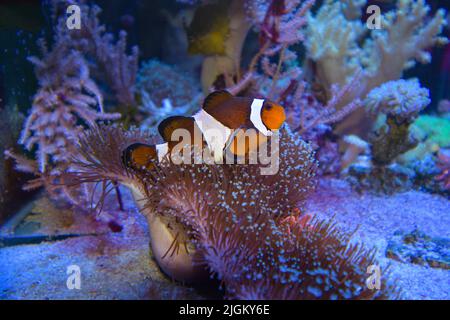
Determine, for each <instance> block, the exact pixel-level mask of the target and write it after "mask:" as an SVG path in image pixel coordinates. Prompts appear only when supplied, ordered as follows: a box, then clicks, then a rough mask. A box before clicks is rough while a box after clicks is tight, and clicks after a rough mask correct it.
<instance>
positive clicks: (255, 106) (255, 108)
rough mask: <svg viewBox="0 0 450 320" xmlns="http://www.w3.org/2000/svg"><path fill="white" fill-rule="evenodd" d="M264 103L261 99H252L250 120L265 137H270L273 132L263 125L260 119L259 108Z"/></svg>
mask: <svg viewBox="0 0 450 320" xmlns="http://www.w3.org/2000/svg"><path fill="white" fill-rule="evenodd" d="M263 105H264V100H263V99H253V102H252V106H251V113H250V121H251V122H252V123H253V125H254V126H255V128H256V129H258V130H259V131H260V132H261V133H262V134H263V135H265V136H266V137H270V136H272V135H273V132H272V131H270V130H267V127H266V126H265V125H264V123H263V121H262V119H261V109H262V107H263Z"/></svg>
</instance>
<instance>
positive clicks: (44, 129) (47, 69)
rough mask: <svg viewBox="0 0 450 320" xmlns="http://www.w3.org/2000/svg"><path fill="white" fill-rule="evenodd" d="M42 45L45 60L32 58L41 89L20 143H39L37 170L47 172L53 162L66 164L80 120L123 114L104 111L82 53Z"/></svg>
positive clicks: (27, 145) (29, 145) (91, 121)
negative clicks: (50, 48)
mask: <svg viewBox="0 0 450 320" xmlns="http://www.w3.org/2000/svg"><path fill="white" fill-rule="evenodd" d="M42 49H43V57H44V60H39V59H37V58H35V57H32V58H30V60H31V61H32V62H33V63H34V64H35V65H36V75H37V76H38V78H39V79H38V80H39V85H40V89H39V91H38V93H37V94H36V96H35V97H34V101H33V106H32V108H31V112H30V114H29V115H28V118H27V120H26V123H25V126H24V129H23V131H22V134H21V137H20V140H19V143H20V144H22V145H24V146H25V148H26V149H27V150H29V151H31V150H32V149H33V148H34V147H35V146H37V152H36V154H37V155H36V158H37V162H38V170H39V172H40V173H45V172H51V170H52V169H51V168H48V164H49V163H50V162H51V163H53V164H55V165H58V164H67V161H68V160H69V157H70V154H72V153H73V152H71V151H73V149H72V148H73V146H74V144H75V143H76V141H77V140H78V135H79V133H80V132H81V131H82V127H81V126H79V123H78V121H79V120H82V121H84V123H86V124H88V125H89V126H93V125H94V124H95V123H96V121H99V120H114V119H118V118H120V114H108V113H105V112H104V110H103V97H102V94H101V92H100V90H99V88H98V87H97V85H96V84H95V83H94V82H93V81H92V80H91V79H90V74H89V68H88V66H87V64H86V61H85V60H84V59H83V58H82V57H81V56H80V54H79V53H77V52H75V51H73V52H72V53H71V54H69V55H67V51H66V50H65V48H64V47H63V46H59V45H57V46H55V48H54V49H53V50H52V51H51V52H49V51H48V50H47V49H46V48H45V46H43V47H42ZM55 70H57V72H55ZM96 108H97V109H98V110H95V109H96ZM71 149H72V150H71Z"/></svg>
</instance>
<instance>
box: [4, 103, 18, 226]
mask: <svg viewBox="0 0 450 320" xmlns="http://www.w3.org/2000/svg"><path fill="white" fill-rule="evenodd" d="M0 108H1V106H0ZM23 121H24V116H23V114H22V113H20V112H19V110H18V107H17V106H14V107H11V106H5V107H4V109H3V108H1V109H0V137H1V138H0V155H3V154H4V152H5V150H8V149H10V148H14V147H15V144H16V141H17V139H18V138H19V136H20V130H21V127H22V123H23ZM18 182H19V183H18ZM23 182H24V177H23V176H21V175H20V174H19V173H18V172H16V171H15V170H14V169H13V163H12V161H10V160H8V159H6V158H5V157H1V159H0V223H1V222H2V221H3V220H4V219H6V218H7V216H8V215H9V214H11V212H8V210H6V209H7V207H8V206H10V207H11V206H12V203H13V202H14V200H15V198H16V197H18V196H19V195H20V194H21V192H20V189H21V183H23Z"/></svg>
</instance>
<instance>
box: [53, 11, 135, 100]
mask: <svg viewBox="0 0 450 320" xmlns="http://www.w3.org/2000/svg"><path fill="white" fill-rule="evenodd" d="M80 8H81V11H82V14H83V19H82V26H81V29H80V30H69V29H68V28H67V27H66V19H65V18H64V17H61V18H59V20H58V21H57V26H56V29H55V32H56V34H55V42H57V43H64V44H65V46H67V47H68V48H71V49H74V50H77V51H79V52H80V53H82V54H83V56H84V57H86V58H89V59H90V60H92V61H93V62H94V64H93V65H91V68H95V69H96V71H97V73H96V75H99V74H101V75H102V77H101V80H103V81H104V82H106V83H107V84H108V85H109V87H110V89H111V90H112V92H113V93H114V96H115V98H116V100H117V101H118V102H119V103H120V104H121V105H123V106H136V98H135V83H136V77H137V72H138V67H139V65H138V62H139V50H138V47H136V46H134V47H132V49H131V53H130V54H128V53H127V33H126V32H125V31H121V32H120V33H119V37H118V40H117V41H116V39H115V37H114V35H113V34H111V33H108V32H106V26H105V25H102V24H101V23H100V20H99V18H98V16H99V15H100V13H101V11H102V10H101V9H100V7H98V6H96V5H93V6H89V5H86V4H81V5H80ZM56 19H57V17H56Z"/></svg>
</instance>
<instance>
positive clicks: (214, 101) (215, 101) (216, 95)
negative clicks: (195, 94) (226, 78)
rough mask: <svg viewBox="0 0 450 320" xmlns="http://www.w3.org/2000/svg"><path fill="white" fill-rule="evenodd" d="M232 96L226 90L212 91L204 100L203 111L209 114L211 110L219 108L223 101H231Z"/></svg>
mask: <svg viewBox="0 0 450 320" xmlns="http://www.w3.org/2000/svg"><path fill="white" fill-rule="evenodd" d="M233 98H234V96H233V95H232V94H231V93H229V92H228V91H226V90H220V91H214V92H213V93H211V94H210V95H209V96H207V97H206V98H205V101H204V102H203V110H205V111H206V112H208V113H210V111H211V110H214V109H215V108H217V107H219V106H220V105H221V104H222V103H224V102H225V101H228V100H230V99H233Z"/></svg>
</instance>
